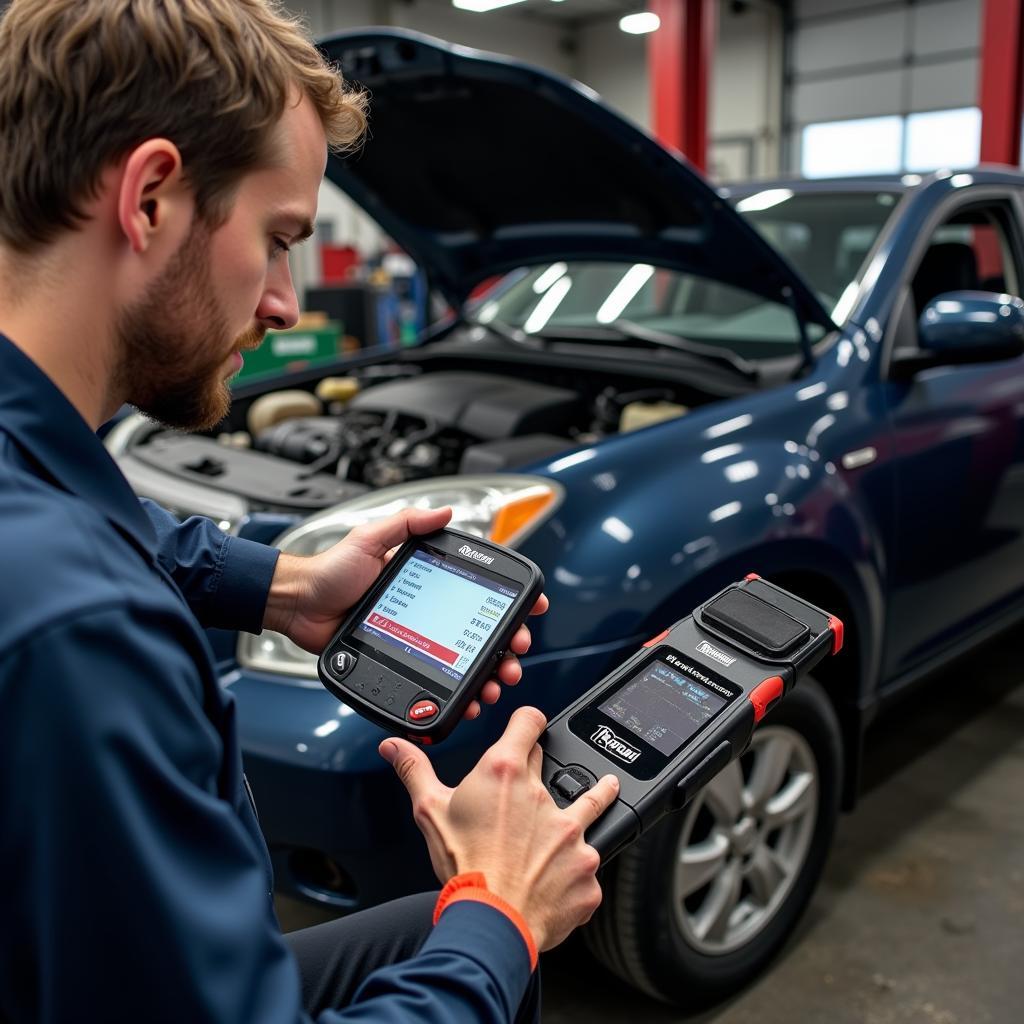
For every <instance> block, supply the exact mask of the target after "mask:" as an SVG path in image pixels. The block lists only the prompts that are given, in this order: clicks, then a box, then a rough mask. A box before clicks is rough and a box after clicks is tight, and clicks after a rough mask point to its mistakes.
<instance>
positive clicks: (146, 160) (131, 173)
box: [117, 139, 193, 254]
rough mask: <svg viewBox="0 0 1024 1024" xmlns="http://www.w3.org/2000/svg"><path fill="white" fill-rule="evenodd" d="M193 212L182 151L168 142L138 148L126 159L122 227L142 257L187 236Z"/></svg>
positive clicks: (156, 141) (119, 211)
mask: <svg viewBox="0 0 1024 1024" xmlns="http://www.w3.org/2000/svg"><path fill="white" fill-rule="evenodd" d="M192 212H193V203H192V199H191V195H190V193H189V190H188V189H187V188H186V187H185V182H184V175H183V173H182V164H181V153H180V152H179V151H178V147H177V146H175V145H174V143H173V142H170V141H169V140H167V139H147V140H146V141H145V142H143V143H142V144H141V145H139V146H136V147H135V149H133V150H132V151H131V153H129V154H128V157H127V158H126V159H125V162H124V169H123V171H122V173H121V183H120V191H119V193H118V197H117V217H118V223H119V225H120V228H121V231H122V232H123V233H124V237H125V239H126V240H127V242H128V244H129V245H130V246H131V248H132V251H133V252H135V253H139V254H141V253H144V252H147V251H149V250H150V249H151V248H152V247H153V246H154V244H156V243H157V242H158V241H160V240H162V239H163V238H167V237H168V236H171V237H176V236H177V235H178V234H179V233H180V234H184V232H185V231H186V230H187V228H188V226H189V225H190V224H191V221H192Z"/></svg>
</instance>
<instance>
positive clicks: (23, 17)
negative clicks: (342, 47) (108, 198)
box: [0, 0, 366, 253]
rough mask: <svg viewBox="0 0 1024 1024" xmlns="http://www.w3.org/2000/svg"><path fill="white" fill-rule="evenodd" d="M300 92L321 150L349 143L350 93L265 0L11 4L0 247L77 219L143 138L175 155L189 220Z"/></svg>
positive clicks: (0, 57)
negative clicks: (321, 138) (166, 143)
mask: <svg viewBox="0 0 1024 1024" xmlns="http://www.w3.org/2000/svg"><path fill="white" fill-rule="evenodd" d="M302 94H305V95H306V96H307V97H309V99H310V101H311V102H312V104H313V106H314V107H315V109H316V111H317V113H318V114H319V116H320V120H321V123H322V124H323V127H324V131H325V134H326V136H327V142H328V145H329V146H330V147H331V148H332V149H334V150H339V149H344V148H346V147H350V146H353V145H355V144H356V143H357V142H358V140H359V138H360V137H361V135H362V133H363V131H364V129H365V126H366V117H365V97H364V95H363V94H362V93H359V92H354V91H348V90H347V89H346V87H345V86H344V84H343V82H342V79H341V76H340V74H339V73H338V72H337V70H336V69H334V68H332V67H331V66H330V65H328V64H327V63H326V62H325V61H324V59H323V57H322V56H321V54H320V53H319V51H318V50H317V49H316V47H315V46H314V45H313V44H312V43H311V42H310V40H309V38H308V37H307V36H306V35H305V34H304V32H303V31H302V28H301V27H300V25H299V24H298V23H297V22H296V21H295V20H293V19H292V18H290V17H288V16H286V15H285V14H284V13H283V11H282V10H281V8H280V6H279V5H278V3H277V2H276V0H13V2H12V3H11V5H10V7H9V8H8V9H7V11H6V13H5V14H4V15H3V17H2V19H0V242H2V243H5V244H6V245H8V246H10V247H11V248H13V249H16V250H18V251H20V252H24V253H31V252H32V251H33V250H35V249H38V248H39V247H40V246H42V245H44V244H46V243H48V242H50V241H52V240H53V238H54V237H55V236H56V235H57V234H58V233H59V232H60V231H61V230H63V229H69V228H73V227H75V225H76V223H78V222H79V221H80V220H81V219H82V218H83V212H82V203H83V201H84V200H87V199H88V198H90V197H93V196H95V194H96V190H97V188H98V186H99V182H100V176H101V174H102V172H103V170H104V169H105V168H106V167H108V166H109V165H110V164H112V163H114V162H116V161H117V160H118V159H120V158H121V157H122V156H124V155H126V154H127V153H129V152H130V151H131V150H132V149H133V148H134V147H135V146H137V145H139V144H140V143H142V142H144V141H145V140H146V139H151V138H167V139H169V140H170V141H172V142H173V143H174V144H175V145H176V146H177V147H178V149H179V150H180V152H181V155H182V162H183V167H184V173H185V176H186V179H187V181H188V182H189V185H190V187H191V188H192V190H193V193H194V196H195V200H196V208H197V213H198V215H199V216H200V217H201V218H202V219H203V220H204V221H207V222H208V223H210V224H214V225H216V224H218V223H219V222H221V221H222V220H223V219H225V218H226V216H227V214H228V211H229V209H230V204H231V201H232V198H233V196H234V194H235V187H236V186H237V185H238V184H239V182H240V181H241V178H242V177H243V176H244V175H245V174H246V173H247V172H249V171H252V170H254V169H256V168H258V167H261V166H263V165H264V164H266V163H268V162H269V161H270V160H271V159H272V156H273V154H272V152H271V143H272V140H273V135H274V129H275V126H276V125H277V123H278V121H279V120H280V118H281V116H282V115H283V113H284V111H285V108H286V106H287V105H288V104H289V103H290V102H293V101H294V99H295V97H296V96H301V95H302Z"/></svg>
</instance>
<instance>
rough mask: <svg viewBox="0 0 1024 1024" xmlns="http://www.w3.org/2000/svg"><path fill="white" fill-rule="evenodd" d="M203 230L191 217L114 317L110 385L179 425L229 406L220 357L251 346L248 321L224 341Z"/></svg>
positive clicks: (202, 424)
mask: <svg viewBox="0 0 1024 1024" xmlns="http://www.w3.org/2000/svg"><path fill="white" fill-rule="evenodd" d="M210 234H211V232H210V229H209V228H208V227H206V226H205V225H204V224H202V222H201V221H199V220H198V219H197V220H196V222H195V223H194V224H193V226H192V228H191V230H190V231H189V234H188V237H187V238H186V239H185V241H184V242H183V243H182V245H181V246H180V248H179V249H178V251H177V252H176V253H175V254H174V255H173V256H172V257H171V260H170V263H168V265H167V268H166V269H165V270H164V271H163V273H162V274H161V275H160V277H159V278H158V279H157V280H156V281H155V282H154V283H153V284H152V285H151V286H150V287H149V289H148V290H147V291H146V294H145V295H144V296H143V297H142V298H141V299H140V300H139V301H138V302H136V303H135V304H133V305H132V306H130V307H129V308H128V309H126V310H124V311H123V312H122V313H121V315H120V317H119V320H118V323H117V335H118V351H119V353H120V360H121V362H120V366H119V368H118V372H117V374H116V377H115V386H116V387H117V388H118V392H119V394H120V395H122V396H124V397H125V399H126V400H127V401H129V402H131V403H132V404H133V405H135V406H136V407H137V408H138V409H139V411H140V412H142V413H145V415H147V416H149V417H150V418H151V419H154V420H156V421H157V422H159V423H163V424H164V425H165V426H168V427H174V428H176V429H179V430H206V429H208V428H209V427H212V426H215V425H216V424H217V423H219V422H220V421H221V420H222V419H224V417H225V416H226V415H227V413H228V409H229V408H230V407H231V391H230V390H229V388H228V386H227V378H226V377H225V376H224V364H225V363H226V362H227V360H228V358H229V357H230V356H231V354H232V353H234V352H237V351H242V350H246V349H253V348H256V347H257V346H258V345H259V343H260V341H262V339H263V334H264V331H263V330H261V329H260V328H258V327H253V328H251V329H250V330H248V331H246V332H245V333H244V334H242V335H240V336H239V337H237V338H236V339H235V341H234V344H233V345H232V344H231V336H230V334H229V332H228V327H227V323H226V322H225V317H224V314H223V312H222V311H221V309H220V307H219V306H218V304H217V300H216V297H215V296H214V294H213V288H212V286H211V284H210Z"/></svg>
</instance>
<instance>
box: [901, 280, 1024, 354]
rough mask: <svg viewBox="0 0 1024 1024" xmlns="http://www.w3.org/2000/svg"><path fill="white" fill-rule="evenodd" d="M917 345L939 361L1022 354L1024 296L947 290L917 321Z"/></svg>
mask: <svg viewBox="0 0 1024 1024" xmlns="http://www.w3.org/2000/svg"><path fill="white" fill-rule="evenodd" d="M917 335H918V344H919V345H920V347H921V349H922V350H923V351H924V352H927V353H930V354H931V355H933V356H935V357H938V358H939V359H940V360H941V361H942V362H947V361H949V362H957V363H962V362H970V363H973V362H988V361H995V360H997V359H1012V358H1013V357H1014V356H1019V355H1020V354H1021V353H1024V299H1019V298H1017V296H1015V295H997V294H996V293H994V292H947V293H946V294H945V295H939V296H938V297H937V298H934V299H932V301H931V302H929V303H928V305H927V306H925V308H924V312H922V313H921V317H920V319H919V320H918V322H917Z"/></svg>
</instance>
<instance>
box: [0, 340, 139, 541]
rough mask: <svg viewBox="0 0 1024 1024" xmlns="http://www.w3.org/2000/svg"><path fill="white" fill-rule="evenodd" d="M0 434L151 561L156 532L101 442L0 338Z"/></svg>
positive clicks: (36, 369)
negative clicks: (117, 529) (123, 534)
mask: <svg viewBox="0 0 1024 1024" xmlns="http://www.w3.org/2000/svg"><path fill="white" fill-rule="evenodd" d="M0 431H4V432H6V433H8V434H9V435H10V436H11V438H12V439H13V440H14V442H15V443H16V444H17V445H18V446H19V447H20V448H21V449H22V450H23V451H24V452H25V453H26V454H28V455H29V456H30V457H31V458H32V459H33V460H34V461H35V462H36V463H37V464H38V465H39V466H41V467H42V468H43V470H45V472H46V473H47V474H48V475H49V476H50V478H51V479H52V480H53V482H54V483H56V484H57V485H58V486H59V487H61V488H63V489H64V490H65V491H69V492H70V493H72V494H76V495H78V497H80V498H82V499H83V500H84V501H87V502H88V503H89V504H90V505H92V506H93V507H94V508H96V509H98V510H99V511H100V512H101V513H102V514H103V515H104V516H105V517H106V518H107V519H109V520H110V521H111V522H112V523H113V524H114V525H115V526H117V527H118V528H119V529H121V530H122V531H123V532H125V533H127V534H128V535H129V536H130V538H131V539H132V540H133V541H134V542H135V543H136V545H137V546H138V547H140V548H142V549H143V550H144V551H146V553H147V554H149V555H150V557H151V558H152V552H153V549H154V546H155V543H156V534H155V532H154V530H153V527H152V525H151V524H150V522H149V519H148V517H147V516H146V514H145V512H143V510H142V506H141V505H140V504H139V499H138V498H137V497H136V495H135V493H134V492H133V491H132V489H131V487H130V486H129V484H128V481H127V480H125V478H124V476H123V475H122V473H121V471H120V470H119V469H118V468H117V464H116V463H115V462H114V460H113V459H112V458H111V457H110V455H109V454H108V453H107V450H106V449H105V448H104V447H103V443H102V441H100V439H99V437H97V436H96V434H95V432H94V431H93V430H92V429H90V427H89V425H88V423H86V422H85V420H84V419H82V417H81V415H80V414H79V412H78V410H77V409H76V408H75V407H74V406H73V405H72V404H71V403H70V402H69V401H68V400H67V398H66V397H65V396H64V393H63V392H62V391H61V390H60V389H59V388H58V387H57V386H56V385H55V384H54V383H53V381H52V380H50V378H49V377H48V376H47V375H46V374H45V373H43V371H42V370H41V369H40V368H39V367H38V366H37V365H36V364H35V363H34V362H33V361H32V360H31V359H30V358H29V357H28V356H27V355H25V353H24V352H22V351H21V349H19V348H18V347H17V346H16V345H15V344H14V343H13V342H12V341H11V340H10V339H9V338H6V337H5V336H4V335H3V334H0Z"/></svg>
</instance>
